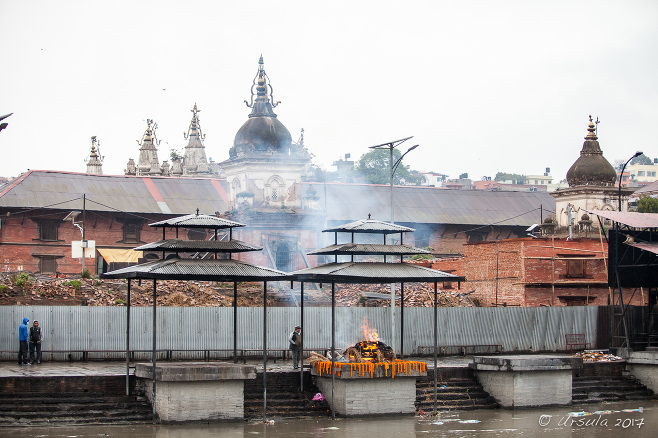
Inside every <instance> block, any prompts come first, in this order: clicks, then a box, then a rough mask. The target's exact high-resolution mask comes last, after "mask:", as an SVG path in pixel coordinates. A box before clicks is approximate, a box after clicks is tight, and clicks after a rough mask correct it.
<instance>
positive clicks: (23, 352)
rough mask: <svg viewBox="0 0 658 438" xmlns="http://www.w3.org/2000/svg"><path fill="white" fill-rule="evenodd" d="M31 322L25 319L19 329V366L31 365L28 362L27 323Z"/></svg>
mask: <svg viewBox="0 0 658 438" xmlns="http://www.w3.org/2000/svg"><path fill="white" fill-rule="evenodd" d="M28 322H30V320H29V319H27V318H23V324H21V325H20V326H19V327H18V343H19V344H20V345H19V347H18V348H19V349H18V364H19V365H29V364H30V362H28V360H27V323H28Z"/></svg>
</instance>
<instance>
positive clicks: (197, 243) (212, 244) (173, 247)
mask: <svg viewBox="0 0 658 438" xmlns="http://www.w3.org/2000/svg"><path fill="white" fill-rule="evenodd" d="M262 249H263V248H262V247H260V246H255V245H252V244H250V243H246V242H243V241H241V240H235V239H233V240H229V241H223V240H180V239H168V240H160V241H158V242H152V243H147V244H146V245H142V246H138V247H137V248H135V251H194V252H196V251H209V252H214V251H217V252H245V251H260V250H262Z"/></svg>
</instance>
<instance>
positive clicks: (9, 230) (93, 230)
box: [0, 211, 185, 274]
mask: <svg viewBox="0 0 658 438" xmlns="http://www.w3.org/2000/svg"><path fill="white" fill-rule="evenodd" d="M67 213H68V211H66V212H59V211H33V212H30V213H26V214H17V215H12V216H9V217H4V218H2V229H1V230H0V271H2V272H13V271H28V272H39V271H40V269H39V260H40V258H39V257H38V256H54V257H56V263H57V272H59V273H63V274H74V273H76V274H77V273H80V271H81V268H82V263H81V259H77V258H75V259H74V258H72V257H71V242H72V241H79V240H81V239H82V235H81V233H80V229H79V228H77V227H75V226H74V225H73V224H72V223H71V222H70V221H63V218H64V216H66V214H67ZM167 217H170V215H166V216H165V215H162V216H154V217H150V218H143V219H142V218H137V219H140V220H141V221H142V226H141V228H140V242H141V243H135V242H131V243H126V242H124V241H123V238H124V231H123V221H124V220H125V219H126V218H130V219H133V217H130V216H126V215H119V214H114V213H111V212H102V213H96V212H89V211H88V212H87V215H86V221H87V225H86V228H85V238H86V239H87V240H94V241H95V242H96V247H97V248H98V247H106V248H134V247H136V246H138V245H140V244H142V243H147V242H153V241H157V240H160V239H162V229H161V228H152V227H149V226H148V223H151V222H155V221H157V220H162V219H165V218H167ZM41 220H48V221H52V222H54V223H57V224H58V226H57V240H53V241H50V240H48V241H46V240H40V235H39V221H41ZM78 221H82V216H81V215H80V216H78ZM166 237H167V238H173V237H175V231H174V230H169V229H168V230H166ZM181 237H183V236H181ZM183 238H185V237H183ZM96 257H99V255H98V253H97V252H96V254H95V257H94V258H86V259H85V267H86V268H88V269H89V271H90V272H92V273H95V271H96V262H97V259H96Z"/></svg>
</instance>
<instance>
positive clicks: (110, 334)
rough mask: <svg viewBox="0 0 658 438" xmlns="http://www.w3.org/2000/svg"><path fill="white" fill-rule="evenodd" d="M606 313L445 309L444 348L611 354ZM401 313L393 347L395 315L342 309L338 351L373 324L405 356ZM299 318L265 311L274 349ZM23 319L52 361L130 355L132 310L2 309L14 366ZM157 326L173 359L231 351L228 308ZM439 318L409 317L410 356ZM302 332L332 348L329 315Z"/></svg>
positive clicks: (251, 337) (257, 342)
mask: <svg viewBox="0 0 658 438" xmlns="http://www.w3.org/2000/svg"><path fill="white" fill-rule="evenodd" d="M601 310H603V308H599V307H597V306H582V307H506V308H490V307H476V308H473V307H467V308H439V309H438V320H437V321H438V322H437V328H438V345H439V346H451V345H481V344H500V345H502V347H503V351H504V352H515V351H524V352H526V351H531V352H540V351H560V350H562V351H563V350H564V349H565V344H564V335H565V334H568V333H583V334H585V336H586V339H587V340H588V342H590V343H592V347H594V348H605V347H607V345H597V343H598V344H600V343H601V341H597V339H600V337H597V331H598V330H599V327H597V321H600V320H601V318H599V312H600V311H601ZM395 312H396V315H395V318H396V319H395V329H394V331H395V339H392V336H391V331H392V329H391V314H390V308H372V307H338V308H336V347H337V348H346V347H348V346H350V345H353V344H354V343H356V342H358V341H361V340H364V337H363V335H362V329H361V326H362V325H363V322H364V320H366V319H367V320H368V321H369V322H370V325H371V326H372V327H374V328H376V329H377V331H378V332H379V335H380V337H381V340H382V341H383V342H385V343H387V344H389V345H394V346H395V347H396V349H397V350H398V351H399V345H400V341H399V338H400V308H399V307H398V308H396V310H395ZM602 313H604V312H602ZM300 315H301V314H300V309H299V308H295V307H269V308H268V309H267V344H268V348H271V349H285V348H287V347H288V336H289V334H290V332H291V331H292V330H293V327H294V326H295V325H296V324H299V322H300ZM24 317H27V318H29V319H30V326H31V325H32V322H33V321H34V320H35V319H36V320H38V321H39V323H40V325H41V327H42V329H43V330H44V344H43V347H42V348H43V350H48V351H49V350H56V351H59V352H60V353H57V354H51V355H49V356H48V355H46V357H45V359H46V360H53V359H54V360H66V359H67V358H68V354H67V352H69V351H106V353H104V354H105V356H102V355H101V356H100V357H107V358H121V357H123V355H122V353H120V352H121V351H125V348H126V307H84V306H83V307H78V306H75V307H74V306H0V350H1V351H2V353H1V355H0V358H1V359H2V360H8V359H10V360H16V353H14V351H17V350H18V326H19V325H20V323H21V321H22V320H23V318H24ZM152 318H153V309H152V308H151V307H132V308H131V317H130V320H131V327H130V347H131V349H132V350H143V352H141V353H139V352H138V353H136V358H148V357H150V353H149V352H150V350H151V348H152V336H153V333H152V327H153V319H152ZM156 318H157V319H156V321H157V348H158V350H172V351H173V355H172V358H175V359H177V358H179V359H196V358H199V357H202V354H203V353H202V352H197V353H195V352H191V351H189V350H222V349H225V350H232V349H233V309H232V308H230V307H158V309H157V316H156ZM433 318H434V314H433V309H432V308H417V307H411V308H405V309H404V353H405V354H406V355H413V354H415V353H417V352H418V347H419V346H429V345H433V342H434V332H433V330H432V325H433ZM304 325H305V329H304V345H305V348H313V349H318V348H327V347H330V346H331V308H327V307H307V308H305V309H304ZM262 342H263V308H262V307H248V308H245V307H243V308H238V312H237V348H238V349H258V348H262ZM177 350H178V351H177ZM182 350H188V351H187V352H182ZM108 351H117V352H119V353H107V352H108ZM218 354H220V353H218ZM225 354H226V355H229V353H228V352H226V353H225ZM140 355H141V356H140ZM220 356H221V354H220ZM97 357H99V356H98V355H97Z"/></svg>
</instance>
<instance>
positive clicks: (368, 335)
mask: <svg viewBox="0 0 658 438" xmlns="http://www.w3.org/2000/svg"><path fill="white" fill-rule="evenodd" d="M361 330H363V338H364V339H365V340H366V341H370V342H378V341H379V334H378V333H377V329H376V328H374V327H370V321H368V319H367V318H363V324H362V325H361Z"/></svg>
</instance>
